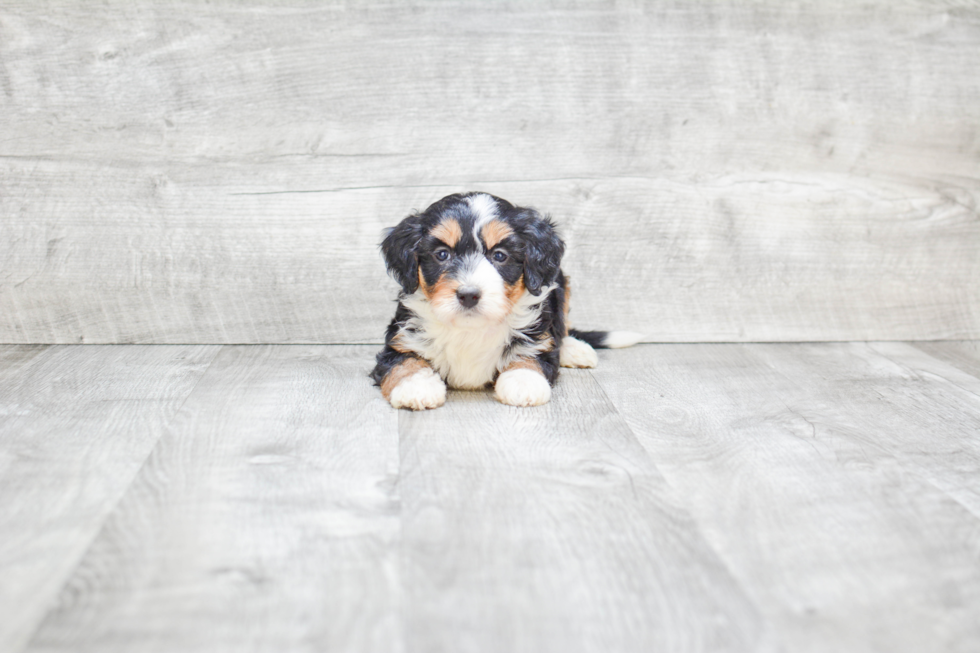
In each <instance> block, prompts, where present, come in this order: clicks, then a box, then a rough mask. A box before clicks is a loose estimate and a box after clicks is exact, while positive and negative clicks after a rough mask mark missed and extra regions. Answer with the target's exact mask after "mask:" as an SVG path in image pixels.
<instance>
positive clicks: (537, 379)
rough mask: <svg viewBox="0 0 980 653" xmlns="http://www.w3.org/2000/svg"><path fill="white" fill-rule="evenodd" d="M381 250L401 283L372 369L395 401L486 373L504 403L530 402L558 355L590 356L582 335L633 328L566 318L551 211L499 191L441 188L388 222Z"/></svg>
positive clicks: (470, 385) (589, 343) (409, 403)
mask: <svg viewBox="0 0 980 653" xmlns="http://www.w3.org/2000/svg"><path fill="white" fill-rule="evenodd" d="M381 251H382V253H383V254H384V259H385V263H386V265H387V267H388V272H389V273H390V274H391V275H392V276H393V277H394V278H395V280H396V281H398V283H399V284H401V287H402V292H401V293H400V295H399V298H398V309H397V310H396V311H395V318H394V319H393V320H392V321H391V324H390V325H389V326H388V332H387V334H386V336H385V347H384V349H383V350H382V351H381V353H379V354H378V357H377V366H376V367H375V368H374V371H373V372H372V373H371V378H372V379H374V381H375V383H377V384H378V385H379V386H381V392H382V394H383V395H384V397H385V398H386V399H387V400H388V401H389V402H391V405H392V406H394V407H395V408H411V409H413V410H422V409H425V408H435V407H437V406H441V405H442V404H443V403H444V402H445V401H446V385H447V384H448V385H449V386H450V387H452V388H460V389H474V390H475V389H479V388H484V387H486V386H487V385H488V384H490V383H492V384H493V385H494V389H495V391H496V397H497V399H498V400H499V401H501V402H503V403H505V404H510V405H511V406H539V405H541V404H544V403H547V401H548V400H549V399H550V398H551V386H552V385H554V383H555V380H556V379H557V378H558V367H559V365H560V366H562V367H595V365H596V363H597V362H598V357H597V356H596V353H595V351H594V350H593V347H628V346H629V345H632V344H635V343H636V342H637V341H638V340H639V338H640V336H639V335H638V334H633V333H627V332H611V333H607V332H604V331H591V332H582V331H576V330H574V329H569V328H568V300H569V295H570V293H569V287H568V279H567V278H566V277H565V275H564V274H562V271H561V257H562V254H563V253H564V251H565V244H564V243H563V242H562V241H561V238H559V237H558V233H557V232H556V231H555V226H554V224H552V222H551V220H550V219H548V218H546V217H542V216H541V214H539V213H538V212H537V211H535V210H534V209H529V208H522V207H519V206H514V205H513V204H511V203H509V202H507V201H506V200H502V199H500V198H499V197H494V196H493V195H487V194H485V193H467V194H465V195H449V196H448V197H444V198H442V199H441V200H439V201H438V202H436V203H434V204H433V205H432V206H430V207H429V208H427V209H426V210H425V211H422V212H421V213H415V214H413V215H410V216H408V217H407V218H405V219H404V220H402V221H401V223H400V224H399V225H398V226H397V227H394V228H393V229H391V230H389V231H388V233H387V235H386V236H385V239H384V241H383V242H382V243H381Z"/></svg>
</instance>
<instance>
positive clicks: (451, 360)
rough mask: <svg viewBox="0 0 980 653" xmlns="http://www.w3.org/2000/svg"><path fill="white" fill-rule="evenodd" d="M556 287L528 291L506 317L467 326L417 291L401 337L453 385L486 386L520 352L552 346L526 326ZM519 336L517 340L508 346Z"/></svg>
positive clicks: (407, 302)
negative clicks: (441, 314)
mask: <svg viewBox="0 0 980 653" xmlns="http://www.w3.org/2000/svg"><path fill="white" fill-rule="evenodd" d="M551 290H553V287H551V288H546V289H544V290H543V291H542V293H541V295H540V296H538V297H535V296H534V295H531V294H530V293H528V292H526V291H525V292H524V295H523V296H521V298H520V299H519V300H518V301H517V303H516V304H515V305H514V307H513V308H512V309H511V311H510V313H509V314H508V315H507V317H506V318H505V319H504V320H503V321H502V322H499V323H485V322H481V321H477V322H474V323H473V324H467V325H465V326H456V325H450V324H445V323H444V322H441V321H440V320H438V319H436V317H435V315H434V314H433V312H432V308H431V306H430V305H429V302H428V300H426V299H425V297H424V296H423V295H421V294H420V293H416V294H414V295H411V296H409V297H406V298H405V299H404V300H403V303H404V304H405V306H406V308H408V309H409V310H411V311H412V312H413V313H415V316H414V317H412V318H411V319H409V321H408V325H407V326H408V327H409V329H407V330H406V331H404V332H403V333H402V336H401V338H400V342H401V344H402V345H403V346H405V347H406V348H408V349H410V350H412V351H414V352H415V353H417V354H418V355H419V356H421V357H422V358H424V359H426V360H427V361H429V363H430V364H431V365H432V367H433V368H434V369H435V370H436V371H437V372H438V373H439V375H440V376H441V377H442V378H443V379H445V380H446V383H448V384H449V386H450V387H453V388H459V389H464V390H474V389H478V388H482V387H484V386H485V385H486V384H487V383H489V382H491V381H493V379H494V377H495V376H496V375H497V373H498V372H500V371H502V370H503V369H505V368H506V367H507V366H508V365H510V364H511V363H512V362H513V361H514V360H516V359H517V358H520V357H524V356H534V355H536V354H537V353H538V352H541V351H544V350H545V349H547V347H549V346H550V345H549V344H548V343H542V342H538V341H535V340H531V339H528V338H525V337H524V336H523V335H522V333H521V332H522V331H523V330H525V329H528V328H530V327H532V326H533V325H534V324H535V323H536V322H537V321H538V320H540V318H541V302H542V301H543V300H544V298H545V297H547V295H548V293H549V292H551ZM515 338H516V339H517V344H516V345H515V346H513V347H511V348H510V350H507V347H508V345H509V344H510V343H511V342H512V341H513V340H515ZM505 351H506V354H505Z"/></svg>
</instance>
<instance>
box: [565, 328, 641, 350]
mask: <svg viewBox="0 0 980 653" xmlns="http://www.w3.org/2000/svg"><path fill="white" fill-rule="evenodd" d="M568 335H570V336H572V337H573V338H578V339H579V340H581V341H582V342H587V343H589V344H590V345H592V348H593V349H620V348H622V347H632V346H633V345H635V344H636V343H638V342H639V341H640V340H641V339H642V338H643V334H641V333H634V332H633V331H579V330H578V329H569V330H568Z"/></svg>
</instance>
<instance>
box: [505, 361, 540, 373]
mask: <svg viewBox="0 0 980 653" xmlns="http://www.w3.org/2000/svg"><path fill="white" fill-rule="evenodd" d="M511 370H533V371H535V372H537V373H538V374H540V375H541V376H544V371H543V370H542V369H541V363H539V362H538V361H537V359H535V358H518V359H517V360H516V361H514V362H513V363H511V364H510V365H508V366H507V367H506V368H504V372H510V371H511ZM501 374H503V372H501Z"/></svg>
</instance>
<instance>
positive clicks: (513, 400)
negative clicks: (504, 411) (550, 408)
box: [494, 369, 551, 406]
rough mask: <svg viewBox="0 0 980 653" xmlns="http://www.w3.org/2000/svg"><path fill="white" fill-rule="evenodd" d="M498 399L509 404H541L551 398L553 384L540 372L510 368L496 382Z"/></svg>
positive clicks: (495, 387)
mask: <svg viewBox="0 0 980 653" xmlns="http://www.w3.org/2000/svg"><path fill="white" fill-rule="evenodd" d="M494 389H496V391H497V400H498V401H500V403H502V404H507V405H509V406H540V405H541V404H546V403H548V401H549V400H550V399H551V386H550V385H548V379H546V378H544V376H543V375H542V374H541V373H540V372H536V371H534V370H528V369H517V370H508V371H506V372H504V373H502V374H501V375H500V376H499V377H497V383H496V384H494Z"/></svg>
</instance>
